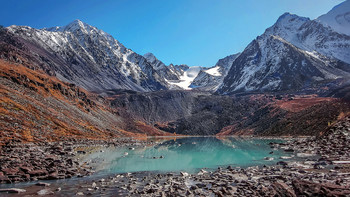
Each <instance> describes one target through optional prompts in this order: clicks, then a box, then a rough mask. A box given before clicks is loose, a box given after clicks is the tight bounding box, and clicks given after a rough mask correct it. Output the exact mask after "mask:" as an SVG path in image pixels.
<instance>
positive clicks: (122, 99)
mask: <svg viewBox="0 0 350 197" xmlns="http://www.w3.org/2000/svg"><path fill="white" fill-rule="evenodd" d="M111 105H112V106H113V107H114V108H116V109H123V110H121V111H122V112H123V113H122V114H121V116H122V117H132V119H134V120H136V121H142V122H145V123H147V124H148V125H152V126H154V127H155V128H158V129H160V130H162V131H166V132H169V133H176V134H185V135H316V134H318V133H319V132H321V131H323V130H324V129H326V128H327V127H328V125H327V124H328V122H329V121H334V120H337V118H338V116H339V114H341V112H344V113H347V112H348V111H349V109H350V106H349V105H348V104H347V103H346V102H343V101H341V100H338V99H335V98H318V97H317V96H315V95H309V96H298V95H272V94H268V95H266V94H252V95H239V96H238V95H237V96H220V95H213V94H211V93H208V92H198V91H160V92H149V93H123V94H119V95H118V96H117V97H115V99H114V100H113V101H112V104H111ZM305 120H308V121H305ZM282 128H283V129H282Z"/></svg>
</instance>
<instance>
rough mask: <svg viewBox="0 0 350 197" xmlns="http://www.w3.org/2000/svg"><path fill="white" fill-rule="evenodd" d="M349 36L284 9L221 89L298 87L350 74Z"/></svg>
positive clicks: (238, 61)
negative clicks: (286, 11) (284, 11)
mask: <svg viewBox="0 0 350 197" xmlns="http://www.w3.org/2000/svg"><path fill="white" fill-rule="evenodd" d="M349 51H350V37H349V36H348V35H345V34H342V33H339V32H336V31H334V30H333V29H332V28H331V27H329V26H325V25H324V24H322V23H320V22H319V21H318V20H310V19H308V18H305V17H299V16H297V15H294V14H290V13H285V14H283V15H282V16H281V17H280V18H279V19H278V20H277V22H276V23H275V24H274V25H273V26H272V27H270V28H268V29H266V31H265V32H264V34H262V35H261V36H258V37H257V38H256V39H255V40H253V41H252V42H251V43H250V44H249V45H248V46H247V47H246V48H245V50H244V51H243V52H242V54H241V55H240V56H239V57H238V58H237V59H236V60H235V61H234V62H233V64H232V66H231V69H230V70H229V71H228V74H227V76H226V77H225V79H224V80H223V83H222V84H221V86H220V87H219V88H218V93H222V94H231V93H235V92H246V91H248V92H251V91H257V92H270V91H287V90H298V89H301V88H305V87H310V86H313V85H316V84H320V83H326V82H329V81H332V80H335V79H339V78H344V79H348V78H349V76H350V65H349V64H350V58H349V57H350V52H349Z"/></svg>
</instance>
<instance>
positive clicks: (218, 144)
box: [85, 137, 286, 174]
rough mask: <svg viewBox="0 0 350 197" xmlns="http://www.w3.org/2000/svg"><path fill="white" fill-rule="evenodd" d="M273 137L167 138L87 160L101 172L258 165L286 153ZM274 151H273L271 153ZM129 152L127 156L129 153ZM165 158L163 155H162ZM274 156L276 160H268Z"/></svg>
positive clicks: (109, 151) (182, 169)
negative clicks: (152, 143)
mask: <svg viewBox="0 0 350 197" xmlns="http://www.w3.org/2000/svg"><path fill="white" fill-rule="evenodd" d="M269 142H281V140H271V139H237V138H224V139H218V138H215V137H188V138H182V139H176V140H168V141H163V142H162V143H160V144H158V145H155V146H149V147H135V149H134V150H130V149H129V148H130V147H124V148H107V149H104V150H103V152H99V151H98V152H95V153H92V154H90V155H89V156H88V157H87V158H85V161H88V162H90V163H91V164H92V165H94V166H95V167H96V169H97V170H98V171H99V173H103V174H105V173H106V174H110V173H125V172H140V171H160V172H178V171H186V172H197V171H198V170H200V169H202V168H208V170H211V169H216V168H218V167H221V166H222V167H227V166H228V165H231V166H234V167H235V166H236V167H237V166H239V167H247V166H255V165H271V164H276V162H277V161H278V160H279V157H280V156H286V153H284V152H281V151H278V150H272V149H271V148H270V146H269V145H268V143H269ZM271 151H273V152H274V153H273V154H269V153H270V152H271ZM126 153H127V155H126ZM161 157H163V158H161ZM265 157H273V158H274V160H270V161H268V160H265V159H264V158H265Z"/></svg>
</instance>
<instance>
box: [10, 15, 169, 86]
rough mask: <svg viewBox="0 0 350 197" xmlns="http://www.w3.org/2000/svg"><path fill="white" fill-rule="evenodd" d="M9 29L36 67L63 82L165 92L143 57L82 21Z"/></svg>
mask: <svg viewBox="0 0 350 197" xmlns="http://www.w3.org/2000/svg"><path fill="white" fill-rule="evenodd" d="M6 29H7V30H8V33H10V34H12V39H16V40H17V41H18V42H21V45H22V46H23V47H22V48H19V49H20V50H24V51H25V53H26V54H27V56H30V57H31V59H32V60H33V61H34V62H36V64H37V65H36V66H37V67H39V68H41V69H43V70H45V71H46V72H48V73H50V74H52V75H55V76H57V77H58V78H59V79H60V80H63V81H67V82H70V83H75V84H77V85H79V86H81V87H83V88H85V89H87V90H91V91H102V90H106V89H129V90H136V91H153V90H160V89H166V82H165V80H164V79H163V78H162V77H160V76H159V75H158V73H157V72H156V70H155V69H154V68H153V67H152V65H151V64H150V63H149V62H148V61H147V60H146V59H145V58H144V57H143V56H141V55H138V54H136V53H135V52H133V51H132V50H130V49H127V48H126V47H124V46H123V45H122V44H121V43H120V42H118V41H117V40H116V39H114V38H113V37H112V36H111V35H109V34H107V33H105V32H104V31H102V30H99V29H97V28H95V27H93V26H90V25H88V24H86V23H83V22H82V21H80V20H75V21H73V22H72V23H70V24H68V25H66V26H63V27H53V28H46V29H34V28H31V27H26V26H10V27H7V28H6ZM8 44H11V43H8ZM14 47H16V46H14ZM17 48H18V47H17Z"/></svg>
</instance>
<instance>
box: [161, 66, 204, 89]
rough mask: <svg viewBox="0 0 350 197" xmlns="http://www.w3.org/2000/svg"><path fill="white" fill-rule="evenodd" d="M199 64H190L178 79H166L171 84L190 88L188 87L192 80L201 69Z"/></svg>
mask: <svg viewBox="0 0 350 197" xmlns="http://www.w3.org/2000/svg"><path fill="white" fill-rule="evenodd" d="M201 69H202V68H201V67H200V66H192V67H190V68H189V69H188V70H186V71H185V72H184V74H183V75H182V76H180V79H179V80H178V81H168V83H169V84H171V85H177V86H179V87H180V88H182V89H185V90H191V89H192V88H191V87H190V85H191V83H192V82H193V80H194V79H195V78H196V77H197V75H198V73H199V72H200V71H201Z"/></svg>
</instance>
